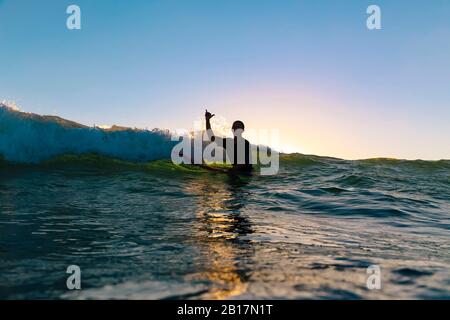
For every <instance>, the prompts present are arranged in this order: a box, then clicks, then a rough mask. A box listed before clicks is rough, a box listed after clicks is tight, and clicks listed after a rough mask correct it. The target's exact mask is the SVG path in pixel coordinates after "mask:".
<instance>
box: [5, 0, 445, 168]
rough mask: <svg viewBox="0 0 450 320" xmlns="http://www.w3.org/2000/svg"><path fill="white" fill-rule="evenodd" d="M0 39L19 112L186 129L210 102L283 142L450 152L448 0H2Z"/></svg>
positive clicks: (351, 154)
mask: <svg viewBox="0 0 450 320" xmlns="http://www.w3.org/2000/svg"><path fill="white" fill-rule="evenodd" d="M71 4H76V5H78V6H79V7H80V8H81V30H69V29H67V27H66V20H67V18H68V16H69V15H68V14H67V13H66V8H67V7H68V6H69V5H71ZM371 4H376V5H378V6H379V7H380V9H381V24H382V29H381V30H369V29H368V28H367V26H366V19H367V18H368V16H369V15H368V14H367V13H366V9H367V7H368V6H369V5H371ZM0 43H1V44H2V45H1V47H0V100H8V101H14V102H16V103H17V104H18V105H19V106H20V108H21V110H24V111H27V112H34V113H38V114H52V115H58V116H60V117H63V118H67V119H70V120H74V121H77V122H80V123H83V124H86V125H93V124H97V125H104V124H107V125H112V124H118V125H125V126H131V127H138V128H155V127H157V128H163V129H166V128H167V129H183V128H185V129H189V128H192V127H193V123H194V121H196V120H199V119H201V118H202V116H203V113H204V109H205V107H207V108H208V110H209V111H211V112H213V113H215V114H216V115H217V119H226V120H227V121H228V122H230V123H231V122H232V121H234V120H237V119H240V120H242V121H244V122H245V124H246V127H247V128H251V129H254V130H258V129H267V130H279V134H280V142H279V146H280V148H281V149H282V151H286V152H294V151H296V152H301V153H307V154H317V155H323V156H334V157H340V158H345V159H362V158H373V157H391V158H403V159H427V160H433V159H434V160H436V159H450V125H449V123H450V1H446V0H433V1H425V0H423V1H417V0H413V1H408V2H406V1H394V0H390V1H378V0H372V1H365V0H345V1H344V0H340V1H339V0H320V1H317V0H316V1H313V0H306V1H301V0H281V1H280V0H160V1H159V0H158V1H156V0H116V1H110V0H71V1H66V0H41V1H27V0H0ZM213 127H214V123H213Z"/></svg>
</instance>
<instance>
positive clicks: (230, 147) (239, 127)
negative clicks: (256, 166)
mask: <svg viewBox="0 0 450 320" xmlns="http://www.w3.org/2000/svg"><path fill="white" fill-rule="evenodd" d="M212 117H214V114H211V113H210V112H208V110H206V112H205V120H206V132H207V135H208V138H209V140H210V141H211V142H216V144H217V145H218V146H219V147H222V148H223V149H224V150H225V154H226V156H227V157H228V159H229V161H230V162H231V164H232V165H233V168H232V169H230V172H242V173H251V171H252V169H253V166H252V162H251V152H250V151H251V148H250V142H248V140H246V139H244V138H243V137H242V133H243V132H244V130H245V126H244V123H243V122H242V121H240V120H237V121H235V122H234V123H233V126H232V127H231V130H232V131H233V136H234V137H233V138H219V137H216V136H215V135H214V132H213V131H212V129H211V122H210V120H211V118H212Z"/></svg>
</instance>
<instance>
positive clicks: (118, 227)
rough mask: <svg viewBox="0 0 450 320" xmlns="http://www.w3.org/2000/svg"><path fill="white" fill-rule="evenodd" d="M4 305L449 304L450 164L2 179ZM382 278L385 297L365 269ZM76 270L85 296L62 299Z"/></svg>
mask: <svg viewBox="0 0 450 320" xmlns="http://www.w3.org/2000/svg"><path fill="white" fill-rule="evenodd" d="M0 170H1V171H0V172H1V174H0V298H2V299H5V298H6V299H16V298H18V299H22V298H25V299H48V298H51V299H122V298H125V299H179V298H189V299H231V298H238V299H239V298H258V299H259V298H277V299H279V298H281V299H299V298H307V299H309V298H313V299H332V298H338V299H341V298H342V299H365V298H370V299H378V298H393V299H398V298H430V299H433V298H446V299H448V298H450V251H449V247H450V238H449V227H450V219H449V212H450V202H449V199H450V188H449V186H450V180H449V179H450V162H449V161H438V162H424V161H396V160H383V159H379V160H367V161H344V160H338V159H332V158H322V157H315V156H304V155H282V158H281V168H280V172H279V174H278V175H276V176H270V177H264V176H259V175H254V176H251V177H247V176H246V177H240V176H229V175H226V174H221V173H215V172H210V171H206V170H203V169H197V168H193V167H189V166H186V167H183V166H176V165H173V164H171V163H170V162H169V161H155V162H150V163H148V164H131V163H125V162H119V161H114V160H111V159H108V158H103V157H99V156H80V157H63V158H62V159H59V160H57V161H51V162H47V163H45V164H41V165H23V164H20V165H17V164H16V165H12V164H10V163H3V164H2V165H1V167H0ZM373 264H375V265H379V266H380V269H381V279H382V283H381V289H380V290H368V289H367V287H366V280H367V277H368V276H369V275H368V274H367V273H366V268H367V267H368V266H369V265H373ZM69 265H78V266H79V267H80V268H81V271H82V290H80V291H77V292H73V291H69V290H67V288H66V279H67V277H68V274H66V269H67V267H68V266H69Z"/></svg>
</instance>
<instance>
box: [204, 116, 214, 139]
mask: <svg viewBox="0 0 450 320" xmlns="http://www.w3.org/2000/svg"><path fill="white" fill-rule="evenodd" d="M214 116H215V114H211V113H210V112H208V110H206V112H205V120H206V134H207V135H208V138H209V140H211V141H214V140H215V136H214V132H213V131H212V129H211V122H210V120H211V118H212V117H214Z"/></svg>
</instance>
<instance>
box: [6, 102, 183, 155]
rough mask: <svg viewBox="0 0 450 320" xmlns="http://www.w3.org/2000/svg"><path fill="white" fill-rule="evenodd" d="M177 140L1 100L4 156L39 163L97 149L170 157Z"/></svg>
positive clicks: (159, 132) (157, 132)
mask: <svg viewBox="0 0 450 320" xmlns="http://www.w3.org/2000/svg"><path fill="white" fill-rule="evenodd" d="M175 144H176V142H173V141H171V135H170V132H169V131H163V130H156V129H155V130H152V131H148V130H137V129H127V128H119V127H117V130H103V129H100V128H92V127H87V126H83V125H81V124H78V123H75V122H71V121H68V120H65V119H62V118H59V117H53V116H39V115H36V114H32V113H24V112H19V111H18V108H17V107H16V108H12V107H11V106H10V105H7V104H5V103H1V102H0V156H2V157H3V158H4V160H7V161H11V162H18V163H39V162H42V161H45V160H48V159H51V158H54V157H57V156H60V155H65V154H74V155H81V154H89V153H96V154H100V155H103V156H106V157H112V158H117V159H120V160H126V161H132V162H147V161H152V160H158V159H170V154H171V150H172V148H173V146H174V145H175Z"/></svg>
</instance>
